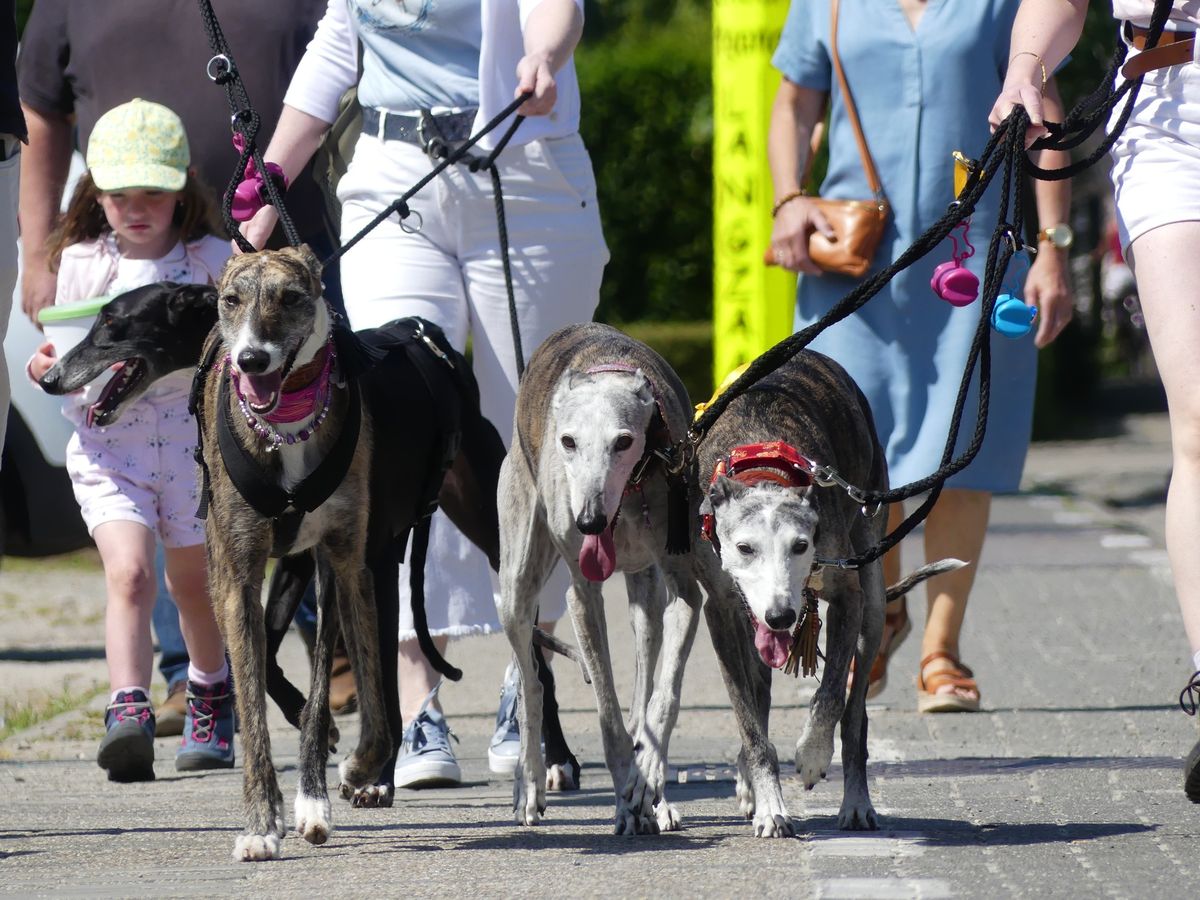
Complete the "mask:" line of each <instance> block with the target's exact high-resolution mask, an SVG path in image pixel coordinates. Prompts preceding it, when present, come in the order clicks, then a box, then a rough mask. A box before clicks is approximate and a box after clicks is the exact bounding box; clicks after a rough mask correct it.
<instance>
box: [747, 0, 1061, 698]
mask: <svg viewBox="0 0 1200 900" xmlns="http://www.w3.org/2000/svg"><path fill="white" fill-rule="evenodd" d="M1018 5H1019V0H979V2H973V3H955V2H952V0H841V8H840V12H839V28H838V35H837V37H838V41H837V48H838V55H839V58H840V60H841V63H842V67H843V69H844V71H845V74H846V80H847V83H848V85H849V89H850V93H851V95H852V97H853V101H854V104H855V107H856V109H857V111H858V115H859V119H860V120H861V123H862V128H863V132H864V134H865V137H866V141H867V145H868V147H869V149H870V153H871V156H872V158H873V159H874V161H875V166H876V168H877V169H878V171H879V177H880V180H881V181H882V186H883V191H884V194H885V195H886V197H887V200H888V203H889V204H890V208H891V211H890V214H889V218H888V225H887V231H886V232H885V234H884V237H883V241H882V242H881V244H880V247H879V250H878V251H877V253H876V256H875V260H874V262H873V265H872V270H871V271H872V273H873V272H875V271H877V270H879V269H881V268H884V267H885V266H887V265H888V264H889V263H890V262H891V260H893V259H895V258H896V256H898V255H899V254H900V253H901V252H902V251H903V250H904V249H906V248H907V247H908V246H909V245H910V244H912V242H913V240H914V239H915V238H916V237H917V236H918V235H920V234H921V233H922V232H923V231H925V230H926V229H927V228H928V227H929V226H931V225H932V224H933V223H934V222H936V221H937V220H938V219H939V218H941V216H942V215H943V214H944V213H945V212H946V208H947V205H948V204H949V203H950V201H951V200H952V199H953V196H954V189H953V167H952V164H951V154H952V152H953V151H955V150H961V151H963V152H964V153H965V154H966V155H967V156H975V155H977V154H978V153H979V152H980V151H982V149H983V147H984V145H985V144H986V143H987V141H988V138H989V136H990V132H989V127H988V122H987V113H988V110H989V109H990V108H991V104H992V102H993V100H994V99H995V97H996V95H997V93H998V92H999V89H1000V86H1001V84H1002V82H1003V80H1004V75H1005V71H1006V70H1007V67H1008V63H1009V50H1008V44H1009V33H1010V30H1011V26H1012V21H1013V18H1014V16H1015V15H1016V11H1017V7H1018ZM830 46H831V4H830V0H792V4H791V8H790V10H789V12H788V18H787V23H786V25H785V27H784V30H783V35H782V38H781V39H780V42H779V47H778V49H777V50H776V52H775V56H774V59H773V64H774V65H775V67H776V68H778V69H779V70H780V71H781V72H782V73H783V82H782V84H781V85H780V88H779V92H778V94H777V96H776V98H775V104H774V108H773V110H772V116H771V130H770V141H769V155H770V161H771V172H772V179H773V183H774V190H775V201H776V204H777V208H776V215H775V224H774V231H773V234H772V247H773V250H774V253H775V257H776V260H777V261H778V262H779V263H780V264H781V265H783V266H785V267H786V268H788V269H791V270H792V271H796V272H800V273H802V277H801V279H800V285H799V290H798V294H797V301H796V327H797V329H799V328H803V327H805V326H807V325H809V324H811V323H812V322H814V321H816V320H817V319H818V318H820V316H821V315H822V314H824V313H825V312H826V311H827V310H828V309H829V308H830V307H831V306H832V305H833V304H834V303H836V302H837V301H838V300H840V299H841V298H842V297H843V296H845V295H846V294H847V293H848V292H849V291H851V290H852V289H853V288H854V287H855V286H856V284H857V282H856V281H854V280H853V279H850V278H846V277H843V276H839V275H833V274H828V273H822V272H820V270H818V269H817V267H816V266H815V265H814V264H813V263H812V261H811V260H810V259H809V257H808V253H807V237H808V235H809V234H810V233H811V232H812V231H813V230H814V229H820V230H822V231H826V232H828V223H826V222H825V220H824V219H823V217H822V216H821V214H820V213H819V212H818V211H817V210H816V208H815V206H814V205H813V204H812V203H811V202H810V201H809V200H808V199H807V198H806V197H804V196H803V195H802V194H801V191H800V188H801V178H802V173H803V172H804V171H805V166H806V162H807V157H808V153H809V140H810V136H811V134H812V130H813V128H814V126H815V125H816V124H817V122H818V121H819V120H820V118H821V116H822V114H823V110H824V108H825V104H826V98H827V97H828V98H829V103H830V109H831V118H830V124H829V151H830V153H829V156H830V159H829V169H828V174H827V175H826V178H825V180H824V182H823V183H822V185H821V191H820V193H821V196H823V197H832V198H842V199H857V200H861V199H865V198H869V197H870V196H871V191H870V188H869V187H868V184H867V179H866V176H865V174H864V171H863V167H862V163H861V159H860V155H859V152H858V148H857V145H856V141H855V136H854V132H853V128H852V126H851V124H850V121H849V120H848V118H847V114H846V106H845V103H844V98H843V96H842V93H841V91H840V90H839V88H838V85H837V81H836V79H834V78H833V77H832V71H833V70H832V63H831V52H830ZM1048 87H1049V88H1050V92H1051V95H1050V97H1048V98H1047V99H1048V100H1052V99H1054V93H1053V84H1052V83H1051V84H1050V85H1048ZM1050 115H1052V116H1054V115H1055V113H1053V112H1052V113H1051V114H1050ZM1058 156H1059V157H1060V158H1055V156H1054V155H1051V156H1046V155H1043V156H1042V158H1041V159H1040V162H1041V164H1042V165H1043V166H1048V167H1057V166H1060V165H1062V164H1063V162H1065V161H1066V160H1065V159H1062V158H1061V154H1059V155H1058ZM1068 190H1069V189H1068V188H1067V186H1066V183H1065V182H1057V183H1048V182H1038V183H1037V191H1038V194H1037V207H1038V209H1037V211H1038V220H1039V224H1040V226H1041V227H1042V228H1043V229H1044V230H1043V231H1042V232H1040V233H1039V239H1040V240H1039V247H1038V249H1039V251H1040V252H1038V254H1037V256H1036V260H1035V261H1034V263H1033V264H1032V266H1031V267H1030V270H1029V274H1028V277H1027V279H1026V282H1025V285H1024V299H1025V301H1026V302H1027V303H1029V304H1030V305H1033V306H1037V307H1038V309H1039V314H1038V325H1037V331H1036V334H1035V335H1030V336H1027V337H1025V338H1023V339H1018V340H1011V339H1008V338H1005V337H1001V336H1000V335H998V334H996V333H994V332H993V333H992V342H991V351H992V362H991V374H992V382H991V383H992V390H991V403H990V411H989V416H988V427H987V437H986V439H985V441H984V443H983V446H982V449H981V450H980V452H979V455H978V456H977V457H976V458H975V460H974V461H973V462H972V463H971V465H969V466H968V467H967V468H965V469H964V470H963V471H962V472H960V473H958V474H957V475H956V476H955V477H953V478H951V479H950V480H949V481H948V482H947V484H946V489H945V490H944V491H943V492H942V495H941V498H940V500H939V501H938V503H937V505H936V506H935V507H934V509H933V511H932V513H931V514H930V516H929V518H928V520H927V521H926V524H925V555H926V557H927V559H930V560H934V559H941V558H944V557H957V558H959V559H964V560H968V561H971V562H972V563H974V562H975V561H977V560H978V559H979V555H980V551H981V549H982V547H983V539H984V534H985V532H986V530H987V522H988V514H989V510H990V504H991V495H992V494H993V493H996V492H1008V491H1014V490H1016V488H1017V486H1018V483H1019V482H1020V478H1021V469H1022V467H1023V466H1024V463H1025V451H1026V448H1027V446H1028V443H1029V436H1030V428H1031V422H1032V414H1033V392H1034V378H1035V372H1036V363H1037V360H1036V352H1037V348H1039V347H1044V346H1045V345H1046V344H1048V343H1050V341H1052V340H1053V339H1054V338H1055V337H1056V336H1057V335H1058V333H1059V331H1061V330H1062V328H1063V326H1065V325H1066V324H1067V322H1068V321H1069V320H1070V317H1071V299H1070V296H1069V293H1068V289H1067V284H1066V274H1065V273H1066V264H1067V259H1066V250H1065V248H1063V247H1059V246H1056V244H1055V243H1054V242H1052V241H1050V240H1048V239H1046V240H1041V238H1042V237H1043V236H1044V235H1046V234H1047V230H1049V229H1052V228H1053V227H1054V226H1062V225H1065V223H1066V220H1067V213H1068V208H1069V193H1068ZM997 193H998V192H997V186H996V185H993V187H992V189H991V190H990V191H989V192H988V194H987V195H986V196H985V198H984V200H983V201H982V202H981V203H980V204H979V206H978V207H977V209H976V212H975V215H974V217H973V223H972V224H973V227H972V230H971V238H972V240H973V242H975V243H976V244H977V245H978V252H977V253H976V254H975V256H974V257H973V258H972V259H970V260H969V261H968V262H967V265H968V266H969V267H970V268H971V270H972V271H974V272H975V274H976V275H978V276H979V277H980V279H981V280H982V275H983V271H982V268H983V259H984V256H985V250H986V246H987V240H988V237H989V236H990V233H991V230H992V228H993V227H994V223H995V221H996V215H997V203H998V196H997ZM957 233H958V232H956V234H957ZM1050 233H1051V234H1053V235H1054V236H1055V238H1056V239H1057V241H1058V243H1059V244H1061V243H1065V242H1064V241H1063V240H1062V235H1063V234H1064V231H1063V229H1061V228H1058V229H1055V230H1054V231H1051V232H1050ZM1065 233H1066V234H1068V235H1069V231H1066V232H1065ZM950 258H951V245H950V241H949V240H947V241H946V242H945V244H944V246H942V247H938V248H936V249H935V250H934V251H933V252H931V253H929V254H928V255H926V256H925V257H924V258H923V259H922V260H920V261H919V262H917V263H916V264H915V265H913V266H912V267H910V268H908V269H906V270H905V271H903V272H901V273H899V274H898V275H897V276H896V277H895V278H894V279H893V280H892V281H891V283H890V284H889V285H888V286H887V287H885V288H884V290H883V291H881V292H880V293H879V294H878V295H876V296H875V297H874V298H873V299H872V300H871V301H870V302H868V303H867V305H866V306H865V307H864V308H863V309H862V310H860V311H859V312H857V313H855V314H854V315H853V316H851V317H850V318H848V319H846V320H844V321H842V322H839V323H838V324H837V325H834V326H833V327H832V328H829V329H827V330H826V331H824V332H823V333H822V334H821V335H820V336H819V337H818V338H817V339H816V340H815V341H813V343H812V344H811V346H812V348H813V349H814V350H819V351H821V352H822V353H825V354H827V355H829V356H831V357H833V358H834V359H836V360H837V361H838V362H840V363H841V364H842V365H843V366H845V368H846V369H847V370H848V371H849V372H850V374H851V376H852V377H853V378H854V379H855V381H857V382H858V385H859V386H860V387H861V388H862V390H863V393H864V394H865V395H866V396H867V398H868V400H869V401H870V404H871V409H872V411H873V413H874V416H875V426H876V429H877V431H878V433H879V439H880V441H881V442H882V443H883V445H884V448H885V450H886V453H887V460H888V469H889V476H890V481H891V484H892V485H893V486H899V485H902V484H907V483H909V482H912V481H915V480H917V479H920V478H923V477H925V476H927V475H929V474H931V473H932V472H934V471H936V470H937V468H938V463H939V461H940V459H941V455H942V451H943V448H944V446H945V441H946V435H947V433H948V429H949V427H950V417H951V413H952V411H953V408H954V401H955V397H956V395H957V392H958V386H959V382H960V379H961V378H962V373H963V370H964V368H965V364H966V358H967V354H968V350H969V348H970V344H971V339H972V336H973V335H974V333H975V329H976V326H977V324H978V321H979V307H980V305H979V303H973V304H970V305H969V306H966V307H954V306H951V305H950V304H949V303H946V302H944V301H943V300H941V299H939V298H938V297H937V296H936V295H935V294H934V293H933V291H932V290H931V288H930V284H929V282H930V277H931V275H932V274H933V269H934V267H935V266H936V265H937V264H938V263H941V262H945V261H947V260H949V259H950ZM966 409H967V416H966V417H965V419H964V421H963V424H962V428H961V431H960V443H961V445H963V446H965V444H966V442H967V441H968V440H969V438H970V436H971V434H972V432H973V431H974V410H975V409H976V401H975V398H974V395H972V397H971V398H970V399H969V400H968V403H967V407H966ZM960 449H961V447H960ZM902 515H903V510H902V508H901V505H900V504H896V505H895V506H894V507H893V509H892V510H891V511H890V520H891V521H890V524H891V525H892V526H895V525H896V524H897V523H898V522H899V521H900V519H901V517H902ZM899 565H900V561H899V554H898V551H893V552H892V553H890V554H888V557H887V558H885V560H884V571H885V575H886V577H887V580H888V583H889V584H890V583H893V582H895V581H896V580H897V579H898V577H899ZM974 577H975V566H974V565H971V566H968V567H966V568H964V569H961V570H959V571H958V572H953V573H950V574H947V575H943V576H941V577H940V578H938V579H935V580H933V581H931V582H930V587H929V609H928V614H927V617H926V626H925V634H924V639H923V645H922V649H921V663H920V671H919V673H918V679H917V687H918V709H920V711H922V712H946V711H974V710H977V709H978V708H979V689H978V687H977V685H976V684H975V681H974V679H973V676H972V673H971V670H970V669H969V668H968V667H967V666H966V665H964V664H963V663H962V661H961V658H960V653H959V634H960V632H961V628H962V623H963V617H964V615H965V613H966V606H967V597H968V594H969V592H970V589H971V585H972V583H973V581H974ZM909 628H910V625H909V620H908V614H907V609H906V608H904V606H903V600H901V601H898V602H897V603H896V604H895V605H894V608H893V607H889V609H888V613H887V618H886V624H885V629H884V635H883V643H882V644H881V649H880V653H879V657H878V658H877V660H876V662H875V665H874V666H873V667H872V670H871V675H870V678H871V687H870V689H869V691H868V696H874V695H875V694H877V693H879V691H881V690H882V689H883V686H884V684H885V683H886V674H887V659H888V656H889V655H890V654H892V653H894V652H895V650H896V648H897V646H898V645H899V643H900V641H902V640H903V639H904V637H905V636H907V634H908V631H909Z"/></svg>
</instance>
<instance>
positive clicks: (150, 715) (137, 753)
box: [96, 690, 154, 782]
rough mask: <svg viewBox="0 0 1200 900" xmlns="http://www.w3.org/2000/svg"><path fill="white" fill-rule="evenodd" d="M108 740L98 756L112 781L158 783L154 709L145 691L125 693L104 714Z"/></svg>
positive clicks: (118, 696)
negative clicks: (155, 756)
mask: <svg viewBox="0 0 1200 900" xmlns="http://www.w3.org/2000/svg"><path fill="white" fill-rule="evenodd" d="M104 729H105V732H104V739H103V740H102V741H100V750H99V751H98V752H97V753H96V762H97V763H98V764H99V765H100V768H102V769H106V770H107V771H108V780H109V781H122V782H128V781H153V780H154V709H153V707H152V706H151V705H150V698H149V697H147V696H146V692H145V691H140V690H133V691H121V692H120V693H119V694H117V699H116V700H115V701H114V702H113V703H110V704H109V705H108V707H107V709H105V711H104Z"/></svg>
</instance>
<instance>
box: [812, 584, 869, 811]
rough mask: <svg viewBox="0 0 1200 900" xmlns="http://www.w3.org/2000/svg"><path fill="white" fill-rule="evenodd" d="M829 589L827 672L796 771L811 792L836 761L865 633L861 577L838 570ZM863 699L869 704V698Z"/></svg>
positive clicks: (814, 703)
mask: <svg viewBox="0 0 1200 900" xmlns="http://www.w3.org/2000/svg"><path fill="white" fill-rule="evenodd" d="M825 589H826V592H827V593H826V597H827V598H828V600H829V609H828V612H827V614H826V618H827V619H828V620H829V627H828V630H827V631H826V638H825V671H824V672H822V673H821V684H820V685H819V686H818V687H817V690H816V693H815V694H813V699H812V706H811V708H810V710H809V713H808V719H807V721H805V723H804V731H803V732H802V733H801V735H800V740H799V741H797V742H796V771H797V772H798V773H799V774H800V778H801V780H802V781H803V782H804V787H805V789H807V790H811V789H812V787H813V785H815V784H816V783H817V782H818V781H820V780H821V779H822V778H824V777H825V775H826V773H827V772H828V771H829V764H830V762H831V761H832V760H833V729H834V726H836V725H837V723H838V721H839V720H840V719H841V718H842V712H843V711H844V710H845V708H846V679H847V678H848V677H849V674H850V659H851V657H853V656H854V655H855V652H856V648H857V647H858V635H859V631H860V630H861V629H862V615H863V600H862V588H861V587H860V585H859V575H858V573H857V572H853V571H842V570H838V571H836V572H833V573H831V574H827V575H826V584H825ZM858 665H859V666H862V665H863V663H862V662H859V663H858ZM867 667H868V668H870V665H869V664H867ZM863 680H865V679H858V678H856V679H855V681H863ZM863 696H864V700H865V697H866V695H865V694H864V695H863Z"/></svg>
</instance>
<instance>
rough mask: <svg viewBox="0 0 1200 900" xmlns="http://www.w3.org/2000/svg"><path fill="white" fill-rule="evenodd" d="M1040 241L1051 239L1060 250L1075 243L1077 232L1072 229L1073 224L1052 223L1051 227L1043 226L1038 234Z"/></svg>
mask: <svg viewBox="0 0 1200 900" xmlns="http://www.w3.org/2000/svg"><path fill="white" fill-rule="evenodd" d="M1037 239H1038V241H1039V242H1040V241H1049V242H1050V243H1051V244H1053V245H1054V246H1055V247H1056V248H1058V249H1059V250H1066V249H1068V248H1069V247H1070V246H1071V244H1073V243H1075V232H1073V231H1072V230H1071V226H1070V225H1067V224H1065V223H1064V224H1061V225H1051V226H1050V227H1049V228H1043V229H1042V230H1041V231H1039V232H1038V234H1037Z"/></svg>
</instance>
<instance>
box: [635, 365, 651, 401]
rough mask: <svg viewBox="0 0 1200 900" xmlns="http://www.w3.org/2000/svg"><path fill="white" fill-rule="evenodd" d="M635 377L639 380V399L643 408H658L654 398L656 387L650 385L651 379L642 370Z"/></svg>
mask: <svg viewBox="0 0 1200 900" xmlns="http://www.w3.org/2000/svg"><path fill="white" fill-rule="evenodd" d="M633 377H634V378H636V379H638V386H637V398H638V401H639V402H640V403H641V404H642V405H643V406H656V405H657V400H656V399H655V397H654V385H652V384H651V383H650V378H649V376H648V375H646V373H645V372H643V371H642V370H641V369H638V370H637V371H636V372H634V373H633Z"/></svg>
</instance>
